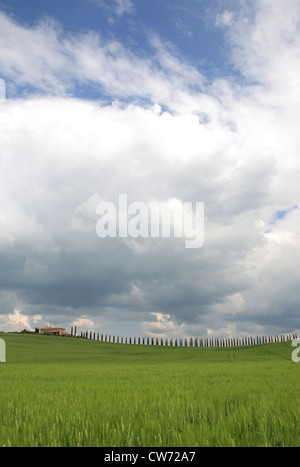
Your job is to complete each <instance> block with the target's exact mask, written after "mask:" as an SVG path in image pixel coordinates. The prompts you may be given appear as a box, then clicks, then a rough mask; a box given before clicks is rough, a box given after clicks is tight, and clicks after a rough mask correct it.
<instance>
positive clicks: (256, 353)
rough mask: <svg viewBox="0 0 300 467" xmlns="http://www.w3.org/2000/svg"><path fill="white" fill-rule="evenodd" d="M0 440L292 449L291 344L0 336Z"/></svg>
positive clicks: (295, 430)
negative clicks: (1, 352) (1, 353)
mask: <svg viewBox="0 0 300 467" xmlns="http://www.w3.org/2000/svg"><path fill="white" fill-rule="evenodd" d="M0 337H2V338H3V339H4V340H5V341H6V348H7V362H6V363H0V446H1V447H3V446H12V447H14V446H33V447H34V446H63V447H67V446H105V447H110V446H111V447H123V446H126V447H140V446H143V447H156V446H160V447H196V446H300V434H299V433H300V432H299V426H300V404H299V400H300V398H299V394H300V390H299V389H300V388H299V386H300V363H299V364H297V363H294V362H293V361H292V360H291V352H292V347H291V343H290V342H287V343H276V344H262V345H257V346H253V347H236V348H234V347H233V348H184V347H161V346H142V345H125V344H110V343H104V342H98V341H93V340H87V339H76V338H71V337H70V338H65V337H53V336H40V335H26V334H0Z"/></svg>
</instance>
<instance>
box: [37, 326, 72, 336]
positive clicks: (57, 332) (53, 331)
mask: <svg viewBox="0 0 300 467" xmlns="http://www.w3.org/2000/svg"><path fill="white" fill-rule="evenodd" d="M40 334H48V335H51V336H66V335H67V333H66V330H65V329H64V328H54V327H46V328H41V329H40Z"/></svg>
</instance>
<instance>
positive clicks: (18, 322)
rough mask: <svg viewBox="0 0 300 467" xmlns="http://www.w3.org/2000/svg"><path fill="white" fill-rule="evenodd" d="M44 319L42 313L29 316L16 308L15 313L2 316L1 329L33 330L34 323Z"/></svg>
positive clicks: (0, 317) (0, 318)
mask: <svg viewBox="0 0 300 467" xmlns="http://www.w3.org/2000/svg"><path fill="white" fill-rule="evenodd" d="M41 320H42V316H41V315H33V316H29V315H26V314H24V313H22V312H21V311H20V310H14V311H13V313H8V314H7V315H1V316H0V327H1V330H3V331H5V332H7V331H10V332H12V331H22V330H23V329H26V330H27V331H33V330H34V325H36V324H37V323H38V322H39V321H41Z"/></svg>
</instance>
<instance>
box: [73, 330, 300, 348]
mask: <svg viewBox="0 0 300 467" xmlns="http://www.w3.org/2000/svg"><path fill="white" fill-rule="evenodd" d="M71 336H74V337H82V338H85V339H93V340H98V341H102V342H111V343H117V344H138V345H165V346H171V347H173V346H174V347H236V346H243V345H256V344H267V343H272V342H288V341H291V340H293V339H296V338H297V334H287V335H284V334H280V335H276V336H256V337H240V338H234V337H233V338H231V337H228V338H222V339H218V338H211V339H210V338H206V339H200V338H197V337H190V338H172V337H171V338H169V339H168V338H166V339H163V338H159V337H119V336H112V335H108V334H101V335H100V334H99V333H98V334H97V335H96V333H95V332H94V331H85V332H81V333H80V336H77V330H76V327H75V328H74V329H73V327H72V328H71Z"/></svg>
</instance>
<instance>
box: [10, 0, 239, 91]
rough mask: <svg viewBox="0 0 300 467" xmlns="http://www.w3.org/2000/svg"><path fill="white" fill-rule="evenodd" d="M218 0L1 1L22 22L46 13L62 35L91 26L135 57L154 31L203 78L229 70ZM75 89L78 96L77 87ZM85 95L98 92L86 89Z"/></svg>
mask: <svg viewBox="0 0 300 467" xmlns="http://www.w3.org/2000/svg"><path fill="white" fill-rule="evenodd" d="M221 5H222V3H221V2H220V1H216V0H214V1H209V2H207V1H199V0H190V1H189V2H182V1H178V0H176V1H170V0H166V1H164V2H161V1H157V0H153V1H151V2H148V1H146V0H140V1H135V2H133V1H131V0H119V1H117V0H115V1H114V0H112V1H110V2H105V1H102V0H89V1H86V2H83V1H81V0H73V1H71V0H64V1H58V0H54V1H43V2H40V1H34V0H32V1H30V2H22V1H20V0H12V1H9V2H1V6H2V8H3V10H4V11H6V12H7V13H8V14H10V15H12V17H14V18H15V19H16V20H17V21H20V22H21V23H23V24H27V25H28V26H31V27H34V26H35V25H36V24H38V23H39V22H40V21H41V20H42V19H43V18H44V19H45V18H49V19H50V18H51V19H52V20H54V21H56V22H57V23H58V24H59V25H61V27H62V28H63V31H64V35H66V36H67V35H68V34H72V35H77V34H84V33H87V32H91V31H93V32H95V33H96V34H99V36H100V37H101V38H102V40H104V41H105V40H109V41H111V40H116V41H119V42H120V43H122V44H123V45H124V46H125V47H126V48H128V49H129V50H131V51H132V52H133V53H134V54H137V55H140V56H147V55H151V54H152V53H153V45H152V43H151V38H153V36H157V37H159V39H160V41H161V42H162V43H163V44H165V46H166V47H171V48H172V49H173V50H174V51H176V54H177V55H178V57H184V59H185V60H186V61H188V62H189V63H191V64H192V65H193V66H195V67H196V68H197V69H198V70H199V71H200V72H201V73H203V74H204V75H205V79H206V80H207V81H208V82H209V81H211V80H212V79H213V78H214V77H216V76H218V75H219V76H220V75H221V76H223V75H224V74H225V75H226V74H231V75H233V76H234V74H235V70H234V68H233V67H231V66H230V65H231V64H230V60H229V58H230V57H229V55H228V49H227V46H226V37H225V36H226V35H225V33H224V30H223V29H222V28H220V27H216V24H215V23H216V18H217V15H218V13H219V12H220V11H222V7H221ZM85 92H87V90H85ZM78 93H80V95H81V96H82V93H83V90H82V89H80V90H78ZM75 94H76V92H75ZM87 97H95V98H97V97H99V96H98V94H97V93H95V94H94V93H93V92H89V93H88V92H87Z"/></svg>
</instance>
